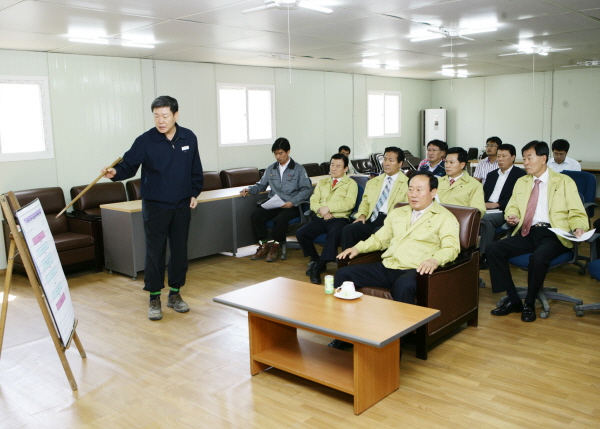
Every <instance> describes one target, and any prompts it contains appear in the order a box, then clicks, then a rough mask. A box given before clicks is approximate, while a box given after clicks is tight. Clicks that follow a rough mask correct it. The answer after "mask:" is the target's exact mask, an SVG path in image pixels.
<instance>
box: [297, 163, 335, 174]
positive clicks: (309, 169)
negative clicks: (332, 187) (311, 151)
mask: <svg viewBox="0 0 600 429" xmlns="http://www.w3.org/2000/svg"><path fill="white" fill-rule="evenodd" d="M302 167H304V169H305V170H306V174H308V177H315V176H321V175H322V174H323V173H322V172H321V166H320V165H319V164H317V163H316V162H311V163H309V164H302ZM326 174H329V169H328V170H327V173H326Z"/></svg>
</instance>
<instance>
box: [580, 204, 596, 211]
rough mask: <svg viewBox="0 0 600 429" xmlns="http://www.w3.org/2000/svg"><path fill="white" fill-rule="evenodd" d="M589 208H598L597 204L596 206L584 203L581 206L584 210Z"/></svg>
mask: <svg viewBox="0 0 600 429" xmlns="http://www.w3.org/2000/svg"><path fill="white" fill-rule="evenodd" d="M590 207H598V204H596V203H584V204H583V208H585V209H586V210H587V209H588V208H590Z"/></svg>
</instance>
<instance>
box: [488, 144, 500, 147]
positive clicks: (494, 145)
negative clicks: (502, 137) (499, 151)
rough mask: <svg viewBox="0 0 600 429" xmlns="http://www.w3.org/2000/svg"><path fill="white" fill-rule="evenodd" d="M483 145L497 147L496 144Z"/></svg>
mask: <svg viewBox="0 0 600 429" xmlns="http://www.w3.org/2000/svg"><path fill="white" fill-rule="evenodd" d="M485 147H498V145H497V144H486V145H485Z"/></svg>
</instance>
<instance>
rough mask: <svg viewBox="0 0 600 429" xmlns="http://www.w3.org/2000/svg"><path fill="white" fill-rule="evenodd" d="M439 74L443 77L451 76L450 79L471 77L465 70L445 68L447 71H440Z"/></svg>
mask: <svg viewBox="0 0 600 429" xmlns="http://www.w3.org/2000/svg"><path fill="white" fill-rule="evenodd" d="M439 73H441V74H442V76H449V77H468V76H469V72H468V71H467V70H465V69H460V70H451V69H448V68H445V69H442V70H440V72H439Z"/></svg>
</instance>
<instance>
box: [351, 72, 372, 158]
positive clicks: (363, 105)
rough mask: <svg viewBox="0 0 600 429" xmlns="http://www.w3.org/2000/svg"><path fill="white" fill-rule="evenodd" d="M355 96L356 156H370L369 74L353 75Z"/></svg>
mask: <svg viewBox="0 0 600 429" xmlns="http://www.w3.org/2000/svg"><path fill="white" fill-rule="evenodd" d="M352 84H353V90H354V93H353V97H354V149H353V150H354V156H353V159H362V158H368V157H369V155H371V153H373V150H372V147H371V143H372V141H371V139H369V138H367V76H365V75H361V74H354V75H352Z"/></svg>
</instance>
